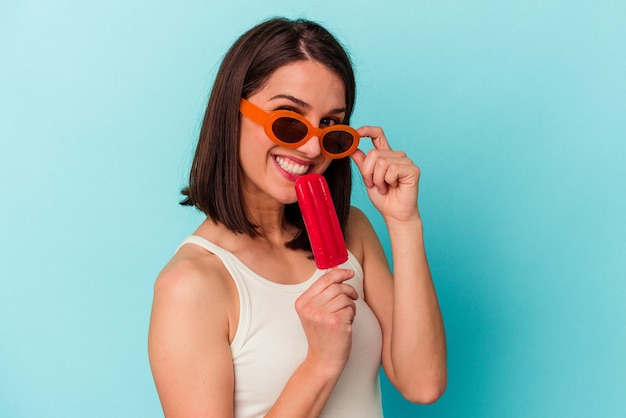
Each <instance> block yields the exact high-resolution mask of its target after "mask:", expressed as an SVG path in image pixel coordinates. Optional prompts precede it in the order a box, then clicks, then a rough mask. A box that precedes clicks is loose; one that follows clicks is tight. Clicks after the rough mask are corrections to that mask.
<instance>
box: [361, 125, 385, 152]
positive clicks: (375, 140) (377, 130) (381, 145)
mask: <svg viewBox="0 0 626 418" xmlns="http://www.w3.org/2000/svg"><path fill="white" fill-rule="evenodd" d="M357 132H358V133H359V135H360V136H361V137H362V138H363V137H367V138H371V139H372V144H373V145H374V148H376V149H381V150H390V149H391V146H390V145H389V141H387V137H386V136H385V133H384V132H383V129H382V128H381V127H379V126H362V127H360V128H359V129H357Z"/></svg>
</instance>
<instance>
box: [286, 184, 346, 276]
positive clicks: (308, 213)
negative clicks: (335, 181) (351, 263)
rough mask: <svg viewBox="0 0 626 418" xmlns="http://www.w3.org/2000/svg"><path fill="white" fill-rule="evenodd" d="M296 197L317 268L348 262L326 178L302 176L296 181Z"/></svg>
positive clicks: (344, 243)
mask: <svg viewBox="0 0 626 418" xmlns="http://www.w3.org/2000/svg"><path fill="white" fill-rule="evenodd" d="M296 194H297V195H298V203H299V204H300V211H301V212H302V217H303V218H304V225H305V227H306V230H307V233H308V234H309V240H310V241H311V248H312V250H313V257H314V258H315V264H316V265H317V267H318V268H319V269H327V268H331V267H336V266H338V265H339V264H341V263H344V262H346V260H348V250H347V249H346V242H345V241H344V238H343V233H342V232H341V226H340V225H339V219H337V212H335V205H334V204H333V200H332V198H331V196H330V191H329V190H328V184H327V183H326V179H325V178H324V176H322V175H320V174H307V175H305V176H302V177H300V178H299V179H297V180H296Z"/></svg>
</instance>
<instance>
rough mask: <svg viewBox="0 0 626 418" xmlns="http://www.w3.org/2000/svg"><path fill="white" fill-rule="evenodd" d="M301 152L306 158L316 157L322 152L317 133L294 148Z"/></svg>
mask: <svg viewBox="0 0 626 418" xmlns="http://www.w3.org/2000/svg"><path fill="white" fill-rule="evenodd" d="M296 149H297V150H298V151H300V152H301V153H302V154H304V155H305V156H306V157H307V158H316V157H318V156H319V155H320V154H321V153H322V147H321V145H320V138H319V136H318V134H316V135H313V136H312V137H311V138H309V140H308V141H306V142H305V143H304V144H302V145H300V146H299V147H298V148H296Z"/></svg>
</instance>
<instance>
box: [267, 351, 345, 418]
mask: <svg viewBox="0 0 626 418" xmlns="http://www.w3.org/2000/svg"><path fill="white" fill-rule="evenodd" d="M339 376H340V374H337V373H325V372H324V370H321V369H320V368H318V367H316V366H315V365H313V364H311V363H309V362H307V361H305V362H304V363H302V364H301V365H300V367H298V369H296V371H295V372H294V374H293V375H292V376H291V378H290V379H289V381H288V382H287V384H286V385H285V388H284V389H283V391H282V392H281V394H280V396H279V397H278V399H277V400H276V403H274V406H273V407H272V408H271V409H270V410H269V412H268V413H267V414H266V415H265V416H266V418H272V417H293V418H305V417H307V418H308V417H311V418H313V417H319V416H320V414H321V413H322V410H323V409H324V407H325V406H326V402H327V401H328V399H329V398H330V395H331V394H332V391H333V389H334V388H335V385H336V384H337V381H338V380H339Z"/></svg>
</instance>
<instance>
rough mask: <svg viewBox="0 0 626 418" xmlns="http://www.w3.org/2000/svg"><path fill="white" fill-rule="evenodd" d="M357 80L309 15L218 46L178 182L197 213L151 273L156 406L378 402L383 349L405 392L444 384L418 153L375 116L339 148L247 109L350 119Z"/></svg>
mask: <svg viewBox="0 0 626 418" xmlns="http://www.w3.org/2000/svg"><path fill="white" fill-rule="evenodd" d="M354 96H355V83H354V75H353V71H352V67H351V64H350V61H349V58H348V56H347V55H346V53H345V51H344V50H343V48H342V47H341V45H340V44H339V43H338V42H337V40H336V39H335V38H334V37H333V36H332V35H331V34H330V33H328V32H327V31H326V30H325V29H324V28H322V27H321V26H319V25H317V24H315V23H313V22H309V21H303V20H298V21H289V20H286V19H272V20H269V21H267V22H264V23H262V24H260V25H258V26H257V27H255V28H253V29H251V30H250V31H248V32H247V33H246V34H244V35H243V36H242V37H241V38H240V39H239V40H237V42H236V43H235V44H234V45H233V46H232V47H231V49H230V50H229V52H228V53H227V55H226V56H225V58H224V61H223V63H222V65H221V67H220V70H219V73H218V75H217V78H216V81H215V84H214V88H213V91H212V94H211V97H210V100H209V104H208V107H207V111H206V114H205V118H204V123H203V126H202V129H201V132H200V139H199V143H198V146H197V149H196V154H195V157H194V161H193V166H192V169H191V174H190V182H189V187H188V188H187V189H185V190H184V191H183V193H184V194H185V195H186V199H185V201H184V202H183V203H184V204H186V205H193V206H195V207H197V208H198V209H200V210H201V211H203V212H204V213H205V214H206V215H207V219H206V220H205V221H204V222H203V223H202V224H201V225H200V226H199V227H198V229H197V230H196V231H195V232H194V233H193V235H192V236H191V237H189V238H188V239H186V240H185V241H184V242H183V244H182V245H181V246H180V248H179V249H178V251H177V252H176V254H175V256H174V257H173V259H172V260H171V261H170V262H169V263H168V265H167V266H166V267H165V268H164V269H163V271H162V272H161V274H160V275H159V277H158V278H157V281H156V284H155V295H154V305H153V311H152V318H151V324H150V337H149V351H150V362H151V366H152V371H153V375H154V379H155V382H156V386H157V390H158V393H159V397H160V400H161V403H162V406H163V410H164V412H165V415H166V416H167V417H204V416H206V417H209V416H210V417H233V416H236V417H257V416H267V417H305V416H307V417H308V416H310V417H317V416H325V417H342V418H343V417H380V416H382V408H381V399H380V389H379V383H378V370H379V367H380V365H381V364H382V365H383V367H384V370H385V373H386V375H387V376H388V378H389V380H390V381H391V382H392V384H393V385H394V386H395V387H396V388H397V389H398V390H399V391H400V392H401V393H402V394H403V395H404V396H405V397H406V398H407V399H409V400H410V401H413V402H420V403H431V402H434V401H435V400H437V399H438V398H439V397H440V396H441V394H442V393H443V391H444V389H445V386H446V379H447V377H446V376H447V372H446V354H445V351H446V350H445V336H444V330H443V324H442V319H441V314H440V310H439V306H438V302H437V297H436V294H435V290H434V287H433V283H432V280H431V277H430V272H429V268H428V263H427V260H426V255H425V251H424V243H423V235H422V223H421V219H420V215H419V211H418V207H417V191H418V179H419V169H418V167H416V166H415V165H414V164H413V163H412V162H411V160H409V159H408V158H407V156H406V155H405V154H404V153H402V152H399V151H394V150H392V149H391V148H390V147H389V144H388V142H387V139H386V138H385V135H384V133H383V131H382V130H381V128H378V127H369V126H365V127H361V128H359V129H358V130H357V131H356V133H354V135H356V136H358V137H362V138H371V140H372V141H373V144H374V147H375V149H374V150H372V151H370V152H369V153H368V154H367V155H366V154H364V153H363V152H362V151H361V150H358V149H356V150H352V149H348V150H347V151H346V150H345V149H344V150H343V151H346V152H347V153H351V156H350V158H336V157H338V155H337V154H333V153H334V152H336V150H333V149H332V147H333V145H332V144H331V145H329V144H327V143H325V142H327V139H328V138H326V139H325V140H324V141H325V142H322V141H321V140H320V138H318V136H317V135H318V133H313V134H309V136H312V137H311V138H308V139H307V138H305V140H302V141H301V142H298V143H297V144H295V145H294V144H289V143H286V142H285V141H288V139H285V137H284V133H282V132H279V131H278V130H277V128H276V127H272V126H269V127H266V126H264V123H263V121H262V120H258V119H257V118H255V117H254V116H253V113H254V112H260V113H261V114H265V113H268V114H273V113H272V112H275V111H278V110H282V111H288V113H285V112H282V114H283V115H287V118H289V119H296V120H300V121H304V123H307V122H308V123H310V125H312V126H313V127H315V128H318V127H319V128H328V127H331V126H333V127H335V126H339V125H340V124H345V125H347V124H348V123H349V120H350V115H351V113H352V109H353V105H354ZM242 99H244V100H242ZM250 109H254V110H250ZM251 112H252V113H251ZM274 115H276V114H275V113H274ZM340 129H341V130H344V131H346V132H354V131H350V128H345V127H341V126H340ZM311 132H313V131H311ZM358 137H357V138H356V140H357V141H358ZM348 146H349V145H348ZM344 154H345V153H344ZM339 156H340V155H339ZM350 159H352V161H354V163H355V164H356V167H357V168H358V172H359V174H360V177H362V179H363V181H364V183H365V185H366V187H367V191H368V195H369V197H370V199H371V200H372V202H373V204H374V206H375V207H376V208H377V209H378V210H379V211H380V213H381V214H382V216H383V218H384V220H385V222H386V225H387V228H388V230H389V237H390V240H391V245H392V253H393V265H394V270H395V271H394V274H393V275H392V273H391V272H390V268H389V266H388V263H387V260H386V257H385V254H384V252H383V249H382V246H381V244H380V242H379V240H378V238H377V236H376V234H375V232H374V230H373V228H372V226H371V225H370V223H369V221H368V220H367V218H366V217H365V215H364V214H363V213H362V212H361V211H359V210H358V209H356V208H354V207H350V191H351V183H352V178H351V171H350V170H351V168H350ZM305 173H322V174H323V175H324V176H325V178H326V179H327V181H328V183H329V187H330V190H331V195H332V196H333V200H334V203H335V207H336V209H337V212H338V217H339V220H340V223H341V225H342V229H343V231H344V235H345V238H346V244H347V247H348V249H349V254H350V256H349V259H348V261H347V262H346V263H344V264H342V265H340V266H339V267H337V268H333V269H330V270H328V271H322V270H318V269H317V268H316V266H315V263H314V260H313V258H312V256H311V251H310V246H309V243H308V238H307V235H306V231H305V229H304V225H303V221H302V216H301V214H300V211H299V208H298V205H297V201H296V200H297V199H296V192H295V188H294V182H295V180H296V179H297V178H298V177H300V176H301V175H303V174H305Z"/></svg>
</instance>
